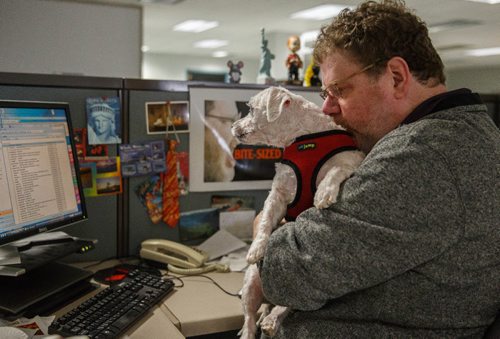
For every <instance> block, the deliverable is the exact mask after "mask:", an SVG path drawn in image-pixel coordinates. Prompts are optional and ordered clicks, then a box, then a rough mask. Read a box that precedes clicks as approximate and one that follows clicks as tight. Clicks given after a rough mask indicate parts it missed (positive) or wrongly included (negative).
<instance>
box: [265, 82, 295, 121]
mask: <svg viewBox="0 0 500 339" xmlns="http://www.w3.org/2000/svg"><path fill="white" fill-rule="evenodd" d="M291 102H292V98H291V97H290V95H288V93H286V91H284V90H282V89H280V88H278V87H272V88H271V89H270V93H269V97H268V98H267V105H266V114H267V121H269V122H273V121H275V120H276V119H278V118H279V116H280V115H281V113H282V112H283V110H284V109H285V108H288V107H289V106H290V104H291Z"/></svg>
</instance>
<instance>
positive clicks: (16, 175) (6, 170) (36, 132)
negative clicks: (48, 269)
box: [0, 100, 87, 245]
mask: <svg viewBox="0 0 500 339" xmlns="http://www.w3.org/2000/svg"><path fill="white" fill-rule="evenodd" d="M82 192H83V191H82V186H81V183H80V177H79V175H78V159H77V156H76V152H75V146H74V140H73V133H72V128H71V120H70V113H69V106H68V104H66V103H50V102H29V101H1V100H0V245H4V244H7V243H10V242H12V241H15V240H20V239H23V238H26V237H28V236H31V235H35V234H38V233H42V232H46V231H50V230H53V229H56V228H60V227H63V226H67V225H70V224H72V223H74V222H77V221H80V220H83V219H86V218H87V212H86V209H85V201H84V197H83V194H82Z"/></svg>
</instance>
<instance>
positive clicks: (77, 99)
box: [0, 73, 122, 260]
mask: <svg viewBox="0 0 500 339" xmlns="http://www.w3.org/2000/svg"><path fill="white" fill-rule="evenodd" d="M121 88H122V79H115V78H90V77H85V78H84V77H73V76H50V75H36V74H14V73H0V99H4V100H30V101H60V102H68V103H69V105H70V111H71V120H72V122H73V127H86V118H85V117H86V113H85V98H87V97H95V96H110V97H111V96H121V95H122V90H121ZM111 146H115V145H111ZM109 152H110V154H114V155H116V147H110V148H109ZM120 198H121V197H120V196H107V197H99V198H88V199H86V202H87V210H88V215H89V219H88V220H86V221H83V222H80V223H77V224H75V225H72V226H69V227H67V228H66V229H65V231H67V232H68V233H69V234H71V235H73V236H78V237H82V238H93V239H97V240H98V244H97V245H96V249H95V250H94V251H91V252H88V253H87V254H85V255H79V256H75V258H76V259H75V260H97V259H104V258H110V257H114V256H116V253H117V250H118V238H117V225H118V223H119V220H120V214H121V211H120V208H119V200H120Z"/></svg>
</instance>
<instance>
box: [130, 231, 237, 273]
mask: <svg viewBox="0 0 500 339" xmlns="http://www.w3.org/2000/svg"><path fill="white" fill-rule="evenodd" d="M140 256H141V258H143V259H147V260H153V261H157V262H160V263H164V264H167V268H168V270H169V271H171V272H172V273H177V274H186V275H187V274H201V273H205V272H210V271H214V270H216V271H218V272H229V267H228V266H227V265H221V264H209V265H205V262H206V261H207V259H208V255H207V254H206V253H204V252H203V251H200V250H198V249H195V248H193V247H188V246H186V245H182V244H179V243H177V242H174V241H170V240H166V239H149V240H145V241H143V242H142V244H141V251H140Z"/></svg>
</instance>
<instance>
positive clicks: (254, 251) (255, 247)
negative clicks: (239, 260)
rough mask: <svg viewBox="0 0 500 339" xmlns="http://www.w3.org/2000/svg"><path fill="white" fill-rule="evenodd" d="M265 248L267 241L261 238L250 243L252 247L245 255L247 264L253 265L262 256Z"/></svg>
mask: <svg viewBox="0 0 500 339" xmlns="http://www.w3.org/2000/svg"><path fill="white" fill-rule="evenodd" d="M266 246H267V239H266V238H262V237H257V238H255V239H254V241H252V245H251V246H250V249H249V250H248V253H247V262H248V263H249V264H250V265H251V264H255V263H256V262H257V261H259V260H260V259H261V258H262V257H263V256H264V250H265V248H266Z"/></svg>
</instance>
